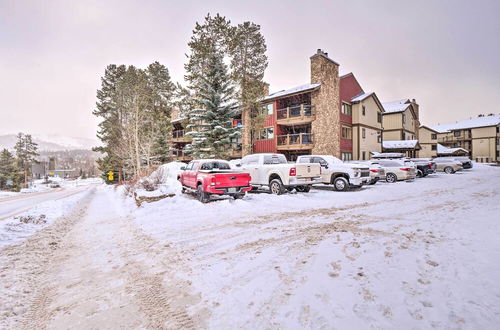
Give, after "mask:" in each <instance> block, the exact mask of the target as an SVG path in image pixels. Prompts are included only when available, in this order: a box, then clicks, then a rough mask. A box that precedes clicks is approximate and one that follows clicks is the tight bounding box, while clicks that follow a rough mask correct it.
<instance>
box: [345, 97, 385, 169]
mask: <svg viewBox="0 0 500 330" xmlns="http://www.w3.org/2000/svg"><path fill="white" fill-rule="evenodd" d="M351 104H352V144H353V146H352V152H353V159H359V160H366V159H370V152H382V115H383V113H384V107H383V106H382V103H380V100H379V99H378V97H377V95H376V94H375V93H363V94H361V95H359V96H357V97H355V98H353V99H352V100H351Z"/></svg>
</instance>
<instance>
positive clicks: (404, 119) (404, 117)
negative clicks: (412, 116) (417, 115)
mask: <svg viewBox="0 0 500 330" xmlns="http://www.w3.org/2000/svg"><path fill="white" fill-rule="evenodd" d="M402 116H403V124H406V116H405V114H404V113H403V114H402Z"/></svg>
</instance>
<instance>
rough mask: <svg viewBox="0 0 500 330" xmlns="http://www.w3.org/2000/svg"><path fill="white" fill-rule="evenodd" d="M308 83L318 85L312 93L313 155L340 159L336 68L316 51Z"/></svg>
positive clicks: (324, 55)
mask: <svg viewBox="0 0 500 330" xmlns="http://www.w3.org/2000/svg"><path fill="white" fill-rule="evenodd" d="M310 60H311V83H313V84H315V83H319V84H321V86H320V88H319V89H318V90H316V91H314V92H313V93H312V96H311V104H312V105H313V106H314V111H315V113H316V119H315V120H314V121H313V122H312V132H313V134H314V148H313V150H312V153H313V154H319V155H334V156H337V157H339V158H340V133H341V127H340V114H339V113H340V79H339V64H338V63H336V62H335V61H333V60H332V59H331V58H329V57H328V53H326V52H324V51H323V50H321V49H318V50H317V52H316V54H314V55H313V56H311V58H310Z"/></svg>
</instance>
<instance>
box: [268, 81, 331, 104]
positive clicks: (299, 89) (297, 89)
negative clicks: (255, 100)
mask: <svg viewBox="0 0 500 330" xmlns="http://www.w3.org/2000/svg"><path fill="white" fill-rule="evenodd" d="M320 85H321V84H304V85H300V86H297V87H294V88H290V89H286V90H282V91H279V92H275V93H272V94H269V95H268V96H266V97H265V98H264V99H263V101H268V100H272V99H276V98H279V97H283V96H287V95H291V94H297V93H303V92H306V91H309V90H313V89H316V88H318V87H319V86H320Z"/></svg>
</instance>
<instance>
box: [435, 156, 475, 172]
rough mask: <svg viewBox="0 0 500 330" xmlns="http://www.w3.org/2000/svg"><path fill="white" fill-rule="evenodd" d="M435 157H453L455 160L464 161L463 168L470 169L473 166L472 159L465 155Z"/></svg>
mask: <svg viewBox="0 0 500 330" xmlns="http://www.w3.org/2000/svg"><path fill="white" fill-rule="evenodd" d="M434 159H453V160H458V161H459V162H461V163H462V168H463V169H470V168H472V166H473V165H472V160H470V158H469V157H465V156H464V157H459V156H457V157H455V156H453V157H436V158H434Z"/></svg>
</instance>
